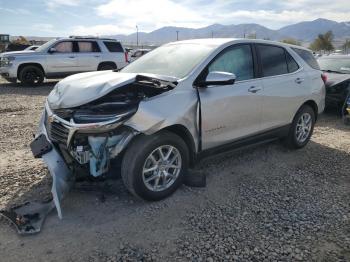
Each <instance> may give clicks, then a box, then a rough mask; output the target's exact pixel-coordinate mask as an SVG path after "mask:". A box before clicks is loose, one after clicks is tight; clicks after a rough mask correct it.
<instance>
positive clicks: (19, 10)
mask: <svg viewBox="0 0 350 262" xmlns="http://www.w3.org/2000/svg"><path fill="white" fill-rule="evenodd" d="M0 11H4V12H7V13H11V14H15V15H30V14H31V12H30V11H28V10H27V9H22V8H16V9H12V8H4V7H0Z"/></svg>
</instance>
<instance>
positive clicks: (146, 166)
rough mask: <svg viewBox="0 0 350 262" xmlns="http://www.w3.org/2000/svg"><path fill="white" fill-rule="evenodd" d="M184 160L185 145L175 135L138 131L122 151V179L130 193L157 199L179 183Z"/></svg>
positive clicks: (182, 175) (146, 198)
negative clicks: (146, 133)
mask: <svg viewBox="0 0 350 262" xmlns="http://www.w3.org/2000/svg"><path fill="white" fill-rule="evenodd" d="M188 163H189V152H188V148H187V145H186V144H185V142H184V141H183V140H182V139H181V138H180V137H179V136H177V135H175V134H173V133H171V132H168V131H162V132H159V133H156V134H154V135H150V136H147V135H141V136H139V137H137V138H135V140H134V141H133V142H132V143H131V145H130V146H129V147H128V148H127V150H126V152H125V155H124V157H123V160H122V168H121V174H122V179H123V181H124V184H125V186H126V188H127V189H128V190H129V191H130V192H131V193H132V194H133V195H135V196H137V197H139V198H142V199H144V200H148V201H158V200H161V199H163V198H166V197H168V196H170V195H171V194H172V193H174V192H175V190H176V189H177V188H178V187H179V186H180V185H181V184H182V183H183V181H184V176H185V174H186V172H187V169H188Z"/></svg>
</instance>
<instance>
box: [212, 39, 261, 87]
mask: <svg viewBox="0 0 350 262" xmlns="http://www.w3.org/2000/svg"><path fill="white" fill-rule="evenodd" d="M213 71H222V72H228V73H233V74H235V75H236V77H237V80H238V81H240V80H248V79H252V78H254V67H253V56H252V51H251V48H250V45H238V46H234V47H231V48H229V49H227V50H226V51H224V52H223V53H221V54H220V55H219V56H218V57H217V58H215V60H214V61H213V62H212V63H211V64H210V65H209V72H213Z"/></svg>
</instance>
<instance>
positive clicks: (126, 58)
mask: <svg viewBox="0 0 350 262" xmlns="http://www.w3.org/2000/svg"><path fill="white" fill-rule="evenodd" d="M124 54H125V62H126V63H127V62H129V59H128V52H125V53H124Z"/></svg>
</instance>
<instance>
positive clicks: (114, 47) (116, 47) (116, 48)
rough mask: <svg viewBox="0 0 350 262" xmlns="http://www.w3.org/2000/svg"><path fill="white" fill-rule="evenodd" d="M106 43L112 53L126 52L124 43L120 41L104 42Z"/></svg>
mask: <svg viewBox="0 0 350 262" xmlns="http://www.w3.org/2000/svg"><path fill="white" fill-rule="evenodd" d="M103 43H104V45H105V46H106V47H107V49H108V51H109V52H112V53H124V49H123V47H122V45H121V44H120V43H119V42H107V41H104V42H103Z"/></svg>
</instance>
